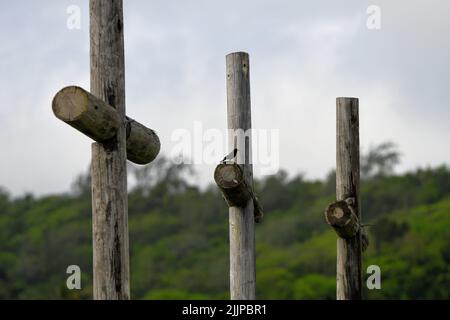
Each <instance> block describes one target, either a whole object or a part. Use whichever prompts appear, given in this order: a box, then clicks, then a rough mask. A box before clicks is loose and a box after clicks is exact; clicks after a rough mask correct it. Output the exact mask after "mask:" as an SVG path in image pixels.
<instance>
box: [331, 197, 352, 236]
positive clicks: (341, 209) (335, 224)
mask: <svg viewBox="0 0 450 320" xmlns="http://www.w3.org/2000/svg"><path fill="white" fill-rule="evenodd" d="M350 199H351V198H350ZM350 199H347V200H350ZM347 200H346V201H344V200H341V201H336V202H333V203H332V204H330V205H329V206H328V207H327V208H326V210H325V220H326V221H327V223H328V225H329V226H331V227H332V228H333V229H334V231H335V232H336V233H337V235H338V236H339V237H341V238H352V237H354V236H355V235H356V234H357V233H358V231H359V228H360V224H359V220H358V217H357V216H356V213H355V209H354V207H353V200H352V201H351V203H350V201H347Z"/></svg>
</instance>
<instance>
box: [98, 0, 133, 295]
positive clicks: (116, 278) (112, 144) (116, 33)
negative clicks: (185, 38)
mask: <svg viewBox="0 0 450 320" xmlns="http://www.w3.org/2000/svg"><path fill="white" fill-rule="evenodd" d="M90 54H91V58H90V60H91V93H92V94H93V95H94V96H96V97H98V98H99V99H101V100H103V101H104V102H105V103H107V104H108V105H110V106H112V107H114V108H115V109H116V111H117V114H118V117H119V127H118V128H117V133H116V135H115V136H114V137H112V138H111V139H110V140H108V141H104V142H102V143H94V144H93V145H92V166H91V170H92V171H91V174H92V215H93V254H94V257H93V258H94V261H93V266H94V299H102V300H103V299H108V300H122V299H129V298H130V286H129V253H128V200H127V170H126V121H125V66H124V39H123V6H122V0H91V1H90Z"/></svg>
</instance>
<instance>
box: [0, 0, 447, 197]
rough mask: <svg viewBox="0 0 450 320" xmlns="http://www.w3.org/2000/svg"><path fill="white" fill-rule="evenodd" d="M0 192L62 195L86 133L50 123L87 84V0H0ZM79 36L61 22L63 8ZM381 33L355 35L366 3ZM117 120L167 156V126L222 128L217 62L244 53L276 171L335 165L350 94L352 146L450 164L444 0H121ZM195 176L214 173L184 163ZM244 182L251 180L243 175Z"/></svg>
mask: <svg viewBox="0 0 450 320" xmlns="http://www.w3.org/2000/svg"><path fill="white" fill-rule="evenodd" d="M0 1H1V4H2V10H1V12H0V39H1V46H0V57H1V59H0V86H1V90H0V101H1V102H2V103H1V105H0V128H1V135H0V145H1V147H2V151H1V157H0V185H1V186H3V187H5V188H6V189H7V190H9V191H10V192H11V193H12V194H13V195H21V194H23V193H25V192H33V193H35V194H39V195H42V194H49V193H56V192H64V191H67V190H69V188H70V185H71V183H72V181H73V179H74V177H75V176H76V175H77V174H79V173H81V172H84V171H86V170H87V168H88V166H89V162H90V148H91V147H90V144H91V141H90V139H89V138H87V137H84V136H83V135H82V134H80V133H78V132H76V131H75V130H74V129H73V128H71V127H69V126H67V125H66V124H64V123H62V122H61V121H59V120H57V119H56V118H55V117H54V115H53V113H52V110H51V100H52V98H53V96H54V95H55V93H56V92H57V91H58V90H59V89H61V88H62V87H64V86H66V85H71V84H77V85H80V86H82V87H84V88H86V89H89V43H88V32H89V29H88V25H89V21H88V17H89V12H88V1H87V0H84V1H80V0H71V1H66V0H58V1H56V0H40V1H32V0H17V1H6V0H0ZM70 5H77V6H79V7H80V9H81V28H80V29H75V30H71V29H68V28H67V19H68V17H69V14H68V13H67V8H68V7H69V6H70ZM370 5H377V6H379V8H380V9H381V29H379V30H370V29H368V28H367V23H366V22H367V19H368V17H369V15H368V14H367V8H368V7H369V6H370ZM124 7H125V8H124V10H125V13H124V15H125V21H124V23H125V46H126V48H125V51H126V52H125V54H126V89H127V92H126V94H127V114H128V115H130V116H131V117H133V118H135V119H137V120H139V121H140V122H141V123H143V124H145V125H147V126H149V127H151V128H154V129H155V130H156V131H157V132H158V134H159V136H160V138H161V142H162V150H161V152H162V153H164V154H170V153H171V148H173V146H174V142H173V141H171V135H172V133H173V132H174V130H176V129H180V128H184V129H187V130H189V131H193V130H194V124H195V122H196V121H199V122H200V123H201V124H202V126H203V128H204V129H205V130H206V129H209V128H218V129H225V128H226V125H227V123H226V94H225V93H226V82H225V55H226V54H228V53H230V52H233V51H246V52H248V53H249V54H250V65H251V94H252V117H253V127H254V128H256V129H269V130H270V129H279V130H280V131H279V132H280V141H279V142H280V154H279V159H280V167H282V168H285V169H287V170H288V172H289V173H290V174H291V175H294V174H297V173H299V172H304V173H305V174H306V176H307V177H309V178H321V177H324V176H325V174H326V173H327V172H328V171H329V170H330V169H332V168H333V167H334V162H335V98H336V97H337V96H356V97H359V98H360V122H361V124H360V126H361V144H362V147H363V148H365V149H367V148H368V147H369V146H371V145H375V144H377V143H380V142H383V141H386V140H391V141H394V142H395V143H397V144H398V146H399V147H400V149H401V151H402V153H403V158H402V163H401V166H400V167H399V171H405V170H409V169H413V168H416V167H418V166H428V165H438V164H442V163H449V162H450V147H449V141H450V125H449V120H450V105H449V101H450V99H449V98H450V90H449V89H450V86H449V84H450V20H449V19H448V17H449V16H450V2H449V1H448V0H428V1H423V0H395V1H392V0H385V1H376V0H373V1H363V0H355V1H351V0H348V1H335V0H330V1H325V0H316V1H294V0H289V1H287V0H270V1H269V0H245V1H242V0H238V1H236V0H227V1H218V0H203V1H200V0H192V1H182V0H169V1H167V0H165V1H162V0H132V1H126V0H125V1H124ZM195 167H196V169H197V170H198V171H199V175H198V178H197V179H196V182H197V183H199V184H201V185H206V184H207V183H209V182H210V181H211V176H212V172H213V168H214V166H213V165H204V164H203V165H196V166H195ZM256 175H257V174H256Z"/></svg>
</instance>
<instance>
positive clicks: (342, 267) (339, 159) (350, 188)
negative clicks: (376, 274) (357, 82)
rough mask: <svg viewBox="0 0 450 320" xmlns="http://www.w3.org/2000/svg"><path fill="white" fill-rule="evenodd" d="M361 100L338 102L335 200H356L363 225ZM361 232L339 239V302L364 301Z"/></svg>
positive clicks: (357, 214)
mask: <svg viewBox="0 0 450 320" xmlns="http://www.w3.org/2000/svg"><path fill="white" fill-rule="evenodd" d="M358 104H359V103H358V99H356V98H337V99H336V115H337V116H336V133H337V134H336V198H337V200H338V201H343V200H345V199H348V198H352V199H354V205H353V207H354V214H355V215H356V218H357V219H358V220H359V221H361V205H360V198H359V171H360V168H359V114H358V107H359V106H358ZM361 256H362V253H361V232H360V230H358V231H357V232H356V234H355V235H354V236H353V237H351V238H341V237H339V238H338V239H337V277H336V280H337V299H338V300H357V299H361V290H362V274H361V269H362V261H361V260H362V257H361Z"/></svg>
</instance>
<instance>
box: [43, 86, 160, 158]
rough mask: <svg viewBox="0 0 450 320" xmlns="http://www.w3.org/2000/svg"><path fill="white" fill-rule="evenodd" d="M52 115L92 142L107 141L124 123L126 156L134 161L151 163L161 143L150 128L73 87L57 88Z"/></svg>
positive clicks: (82, 90)
mask: <svg viewBox="0 0 450 320" xmlns="http://www.w3.org/2000/svg"><path fill="white" fill-rule="evenodd" d="M52 109H53V113H54V114H55V116H56V117H57V118H58V119H60V120H62V121H64V122H65V123H67V124H69V125H70V126H72V127H74V128H75V129H77V130H78V131H80V132H82V133H83V134H85V135H87V136H88V137H90V138H91V139H93V140H94V141H97V142H100V143H108V142H109V141H111V139H113V138H114V137H115V136H116V135H117V132H118V130H119V128H120V127H121V126H123V125H124V124H125V123H126V146H127V159H128V160H130V161H132V162H134V163H136V164H141V165H142V164H147V163H150V162H152V161H153V160H154V159H155V158H156V156H157V155H158V154H159V151H160V148H161V143H160V140H159V138H158V135H157V134H156V133H155V131H153V130H152V129H149V128H147V127H145V126H144V125H142V124H140V123H139V122H137V121H134V120H133V121H131V120H130V119H129V118H126V120H125V119H121V117H120V116H119V113H118V112H117V110H116V109H115V108H113V107H112V106H110V105H109V104H107V103H106V102H104V101H103V100H101V99H99V98H97V97H96V96H94V95H92V94H91V93H89V92H87V91H85V90H84V89H82V88H80V87H76V86H69V87H65V88H63V89H62V90H60V91H59V92H58V93H57V94H56V95H55V97H54V98H53V102H52Z"/></svg>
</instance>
